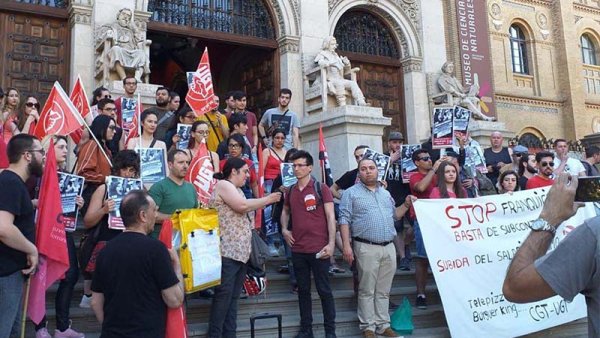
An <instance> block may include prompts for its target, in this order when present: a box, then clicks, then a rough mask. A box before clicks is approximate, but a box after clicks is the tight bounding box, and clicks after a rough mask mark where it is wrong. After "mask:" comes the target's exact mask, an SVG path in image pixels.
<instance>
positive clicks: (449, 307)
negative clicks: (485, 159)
mask: <svg viewBox="0 0 600 338" xmlns="http://www.w3.org/2000/svg"><path fill="white" fill-rule="evenodd" d="M548 190H549V189H548V188H540V189H535V190H526V191H520V192H515V193H513V194H512V195H510V194H503V195H493V196H485V197H480V198H473V199H434V200H426V199H424V200H418V201H416V202H415V211H416V214H417V220H418V222H419V226H420V229H421V232H422V234H423V239H424V242H425V249H426V250H427V256H428V258H429V262H430V264H431V269H432V271H433V275H434V277H435V282H436V285H437V287H438V290H439V293H440V296H441V299H442V303H443V305H444V309H445V311H444V314H445V315H446V320H447V322H448V327H449V328H450V333H451V334H452V337H490V336H491V337H515V336H520V335H524V334H527V333H531V332H537V331H540V330H544V329H547V328H550V327H553V326H558V325H561V324H563V323H567V322H570V321H573V320H576V319H579V318H582V317H585V316H586V306H585V300H584V297H583V296H581V295H578V296H577V297H575V299H574V300H573V302H571V303H567V302H566V301H565V300H563V299H562V298H560V297H559V296H555V297H552V298H549V299H546V300H543V301H539V302H534V303H527V304H515V303H511V302H509V301H507V300H506V299H505V298H504V295H503V294H502V284H503V282H504V277H505V275H506V271H507V269H508V266H509V264H510V262H511V260H512V259H513V257H514V255H515V253H516V252H517V250H518V248H519V246H520V245H521V244H522V243H523V242H524V241H525V239H526V238H527V236H528V235H529V233H530V229H529V227H528V224H529V223H531V222H532V221H534V220H535V219H537V218H538V216H539V214H540V212H541V210H542V206H543V203H544V200H545V198H546V194H547V193H548ZM557 207H562V206H557ZM594 216H596V213H595V210H594V207H593V205H591V203H589V205H586V207H585V208H581V209H579V211H578V212H577V214H576V215H575V216H574V217H572V218H570V219H569V220H568V221H566V222H565V223H563V224H562V225H561V226H560V227H559V228H558V229H557V232H556V237H555V238H554V240H553V241H552V243H551V245H550V250H553V249H554V248H555V247H556V246H557V245H558V243H559V242H560V241H561V240H562V239H563V238H564V237H565V236H566V234H568V232H569V231H570V230H572V229H573V228H574V227H577V226H579V225H580V224H582V223H583V221H584V220H585V219H588V218H591V217H594Z"/></svg>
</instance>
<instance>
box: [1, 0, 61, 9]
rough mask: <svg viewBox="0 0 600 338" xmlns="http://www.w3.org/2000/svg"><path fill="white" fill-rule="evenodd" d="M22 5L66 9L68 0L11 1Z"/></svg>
mask: <svg viewBox="0 0 600 338" xmlns="http://www.w3.org/2000/svg"><path fill="white" fill-rule="evenodd" d="M13 1H14V2H19V3H22V4H32V5H41V6H48V7H56V8H67V5H68V4H69V0H13Z"/></svg>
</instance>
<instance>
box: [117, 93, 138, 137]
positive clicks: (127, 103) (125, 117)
mask: <svg viewBox="0 0 600 338" xmlns="http://www.w3.org/2000/svg"><path fill="white" fill-rule="evenodd" d="M136 104H137V100H136V99H129V98H126V97H124V98H122V99H121V128H123V129H124V130H125V131H126V132H129V131H130V130H131V129H132V128H134V125H133V117H134V116H135V106H136Z"/></svg>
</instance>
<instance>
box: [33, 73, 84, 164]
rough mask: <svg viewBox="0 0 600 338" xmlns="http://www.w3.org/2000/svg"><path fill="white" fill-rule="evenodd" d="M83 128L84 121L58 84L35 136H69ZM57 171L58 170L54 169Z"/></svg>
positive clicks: (53, 90) (45, 107)
mask: <svg viewBox="0 0 600 338" xmlns="http://www.w3.org/2000/svg"><path fill="white" fill-rule="evenodd" d="M82 126H83V121H82V119H81V117H80V116H79V113H78V112H77V108H75V106H74V105H73V103H72V102H71V100H69V97H68V96H67V94H66V93H65V91H64V90H63V89H62V87H61V86H60V84H58V82H54V87H52V90H51V91H50V95H48V100H47V101H46V104H45V105H44V109H42V112H41V113H40V119H39V122H38V124H37V125H36V126H35V130H34V131H33V135H34V136H36V137H38V138H39V139H43V138H44V136H46V135H69V134H71V133H72V132H74V131H75V130H78V129H80V128H81V127H82ZM54 169H56V168H54Z"/></svg>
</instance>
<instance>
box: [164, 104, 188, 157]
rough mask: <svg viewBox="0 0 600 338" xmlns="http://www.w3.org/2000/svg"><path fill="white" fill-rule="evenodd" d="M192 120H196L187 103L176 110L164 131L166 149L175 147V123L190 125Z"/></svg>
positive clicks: (177, 139) (176, 135)
mask: <svg viewBox="0 0 600 338" xmlns="http://www.w3.org/2000/svg"><path fill="white" fill-rule="evenodd" d="M194 121H196V114H194V112H193V111H192V109H191V108H190V107H189V106H188V105H187V104H186V105H185V106H183V108H181V109H180V110H179V111H177V113H175V118H174V119H172V120H171V124H170V125H169V128H168V129H167V132H166V133H165V144H166V146H167V149H169V150H171V148H175V147H177V142H179V134H177V125H178V124H186V125H192V124H193V123H194Z"/></svg>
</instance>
